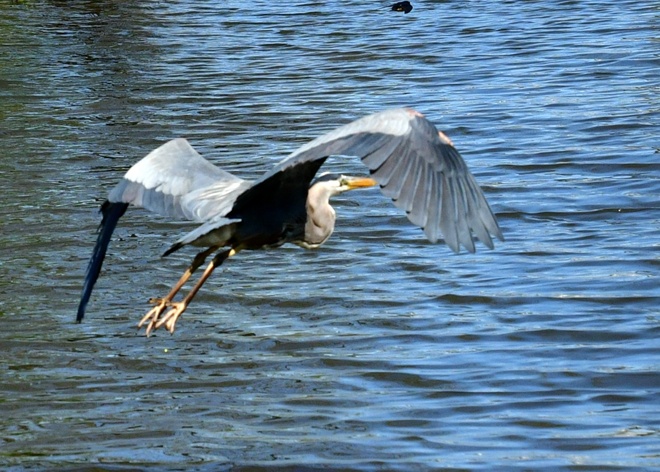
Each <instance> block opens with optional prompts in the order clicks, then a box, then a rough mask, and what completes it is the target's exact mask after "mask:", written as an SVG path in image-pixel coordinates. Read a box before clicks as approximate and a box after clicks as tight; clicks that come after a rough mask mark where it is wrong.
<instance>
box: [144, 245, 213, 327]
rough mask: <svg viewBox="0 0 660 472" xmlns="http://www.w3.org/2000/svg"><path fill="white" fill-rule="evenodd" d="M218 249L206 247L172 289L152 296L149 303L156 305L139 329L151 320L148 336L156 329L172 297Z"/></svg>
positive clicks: (145, 316)
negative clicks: (158, 295) (164, 293)
mask: <svg viewBox="0 0 660 472" xmlns="http://www.w3.org/2000/svg"><path fill="white" fill-rule="evenodd" d="M215 250H217V248H216V247H211V248H209V249H206V250H204V251H202V252H200V253H198V254H197V255H196V256H195V258H194V259H193V261H192V263H191V264H190V266H189V267H188V268H187V269H186V271H185V272H184V273H183V275H182V276H181V278H180V279H179V281H178V282H177V283H176V284H175V285H174V287H172V290H170V292H169V293H168V294H167V295H165V296H164V297H163V298H150V299H149V303H151V304H154V305H156V306H155V307H153V308H152V309H151V310H149V312H148V313H147V314H146V315H144V316H143V317H142V319H141V320H140V322H139V323H138V326H137V327H138V329H140V328H141V327H142V325H143V324H145V323H146V322H147V321H149V324H148V325H147V336H149V334H150V333H151V330H153V329H154V327H155V324H156V322H157V321H158V318H159V317H160V315H161V314H162V313H163V312H164V311H165V309H166V308H167V307H168V306H169V305H170V303H171V302H172V299H173V298H174V296H175V295H176V294H177V293H178V292H179V290H181V287H183V285H184V284H185V283H186V282H187V281H188V279H190V276H191V275H192V274H193V272H195V271H196V270H197V269H198V268H199V266H201V265H202V264H203V263H204V261H205V260H206V258H207V257H208V256H209V255H210V254H211V253H212V252H213V251H215Z"/></svg>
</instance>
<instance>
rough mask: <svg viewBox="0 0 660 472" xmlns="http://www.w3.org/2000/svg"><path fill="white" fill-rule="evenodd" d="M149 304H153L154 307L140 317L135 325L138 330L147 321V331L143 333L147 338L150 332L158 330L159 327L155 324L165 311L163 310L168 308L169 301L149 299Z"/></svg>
mask: <svg viewBox="0 0 660 472" xmlns="http://www.w3.org/2000/svg"><path fill="white" fill-rule="evenodd" d="M149 303H151V304H154V305H156V306H155V307H153V308H152V309H151V310H149V311H148V312H147V314H146V315H144V316H143V317H142V319H141V320H140V322H139V323H138V325H137V327H138V329H140V328H142V325H143V324H145V323H146V322H147V321H149V324H147V329H146V331H145V334H146V335H147V336H149V335H150V334H151V331H152V330H154V329H155V328H158V326H159V325H158V324H157V323H158V320H159V318H160V315H161V314H162V313H163V312H164V311H165V309H166V308H167V307H168V306H170V304H171V301H170V300H168V299H165V298H150V299H149Z"/></svg>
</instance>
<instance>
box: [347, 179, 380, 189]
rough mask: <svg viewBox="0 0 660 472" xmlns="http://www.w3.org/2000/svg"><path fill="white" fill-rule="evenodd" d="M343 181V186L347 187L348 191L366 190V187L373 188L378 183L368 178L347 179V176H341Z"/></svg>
mask: <svg viewBox="0 0 660 472" xmlns="http://www.w3.org/2000/svg"><path fill="white" fill-rule="evenodd" d="M342 180H343V182H342V183H343V185H345V186H346V187H348V189H349V190H353V189H356V188H366V187H373V186H375V185H378V182H376V181H375V180H374V179H372V178H369V177H347V176H342Z"/></svg>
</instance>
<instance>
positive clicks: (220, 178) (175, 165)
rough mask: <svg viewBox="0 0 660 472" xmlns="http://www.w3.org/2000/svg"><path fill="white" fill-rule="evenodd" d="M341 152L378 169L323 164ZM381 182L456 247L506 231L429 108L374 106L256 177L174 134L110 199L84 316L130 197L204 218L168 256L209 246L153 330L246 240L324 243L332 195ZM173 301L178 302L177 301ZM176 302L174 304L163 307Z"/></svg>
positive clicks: (153, 315)
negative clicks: (346, 172) (334, 169)
mask: <svg viewBox="0 0 660 472" xmlns="http://www.w3.org/2000/svg"><path fill="white" fill-rule="evenodd" d="M331 155H347V156H349V155H350V156H359V157H360V158H361V159H362V162H363V163H364V164H365V165H366V166H367V167H368V168H369V170H370V173H371V178H366V177H349V176H343V175H342V176H336V175H334V176H333V175H328V174H322V175H320V176H319V177H318V178H316V179H315V180H314V177H315V176H316V174H317V172H318V170H319V168H320V167H321V166H322V165H323V163H324V162H325V160H326V159H327V158H328V157H329V156H331ZM377 184H378V185H380V188H381V191H382V192H383V194H384V195H385V196H387V197H390V198H391V199H392V200H393V201H394V204H395V205H396V206H397V207H398V208H400V209H402V210H404V211H405V212H406V214H407V216H408V219H409V220H410V221H411V222H412V223H413V224H415V225H417V226H420V227H422V228H423V229H424V233H425V234H426V237H427V238H428V239H429V240H430V241H431V242H436V241H437V240H438V239H439V237H440V235H441V234H442V235H443V236H444V240H445V242H446V243H447V244H448V245H449V247H450V248H451V249H453V250H454V251H455V252H459V251H460V246H461V245H462V246H464V247H465V248H466V249H467V250H468V251H470V252H474V251H475V247H474V241H473V236H472V234H473V233H474V235H475V236H476V237H477V238H478V239H479V240H480V241H481V242H483V243H484V244H485V245H486V246H488V247H489V248H491V249H492V248H493V240H492V239H491V234H492V235H494V236H496V237H497V238H499V239H500V240H502V239H503V238H502V232H501V231H500V228H499V226H498V224H497V221H496V219H495V216H494V215H493V213H492V211H491V209H490V207H489V206H488V203H487V202H486V199H485V197H484V195H483V193H482V192H481V189H480V188H479V186H478V184H477V183H476V181H475V180H474V177H473V176H472V174H471V173H470V171H469V170H468V168H467V165H466V164H465V161H463V159H462V158H461V156H460V154H459V153H458V151H457V150H456V148H454V145H453V144H452V142H451V141H450V140H449V138H447V137H446V136H445V135H444V134H443V133H441V132H439V131H438V130H437V129H436V128H435V126H433V124H431V122H429V121H428V120H427V119H426V118H425V117H424V116H423V115H422V114H421V113H419V112H417V111H415V110H412V109H396V110H389V111H384V112H380V113H375V114H373V115H369V116H366V117H364V118H361V119H359V120H357V121H354V122H352V123H349V124H347V125H345V126H342V127H340V128H337V129H335V130H334V131H331V132H329V133H327V134H324V135H323V136H321V137H319V138H317V139H315V140H313V141H311V142H309V143H307V144H305V145H304V146H302V147H300V148H299V149H298V150H296V151H295V152H294V153H293V154H291V155H289V156H288V157H287V158H286V159H284V160H283V161H282V162H280V163H279V164H277V165H276V166H275V167H274V168H273V169H272V170H271V171H269V172H267V173H266V174H265V175H263V176H262V177H261V178H259V179H258V180H256V181H254V182H250V181H247V180H243V179H240V178H238V177H236V176H234V175H232V174H230V173H229V172H225V171H224V170H221V169H219V168H217V167H216V166H214V165H213V164H211V163H210V162H208V161H207V160H206V159H204V158H203V157H202V156H201V155H199V154H198V153H197V152H196V151H195V150H194V149H193V148H192V146H190V144H188V141H186V140H185V139H181V138H179V139H174V140H172V141H169V142H167V143H165V144H163V145H162V146H161V147H159V148H158V149H156V150H154V151H153V152H151V153H150V154H148V155H147V156H146V157H144V158H143V159H142V160H140V161H139V162H138V163H137V164H135V165H134V166H133V167H131V168H130V169H129V170H128V172H127V173H126V175H125V176H124V178H123V179H122V180H121V181H120V182H119V184H118V185H117V186H116V187H115V188H114V189H113V190H112V191H111V192H110V195H109V196H108V199H107V200H106V201H105V202H104V203H103V205H102V206H101V211H102V213H103V220H102V221H101V225H100V227H99V235H98V239H97V241H96V246H95V247H94V251H93V253H92V257H91V259H90V261H89V265H88V266H87V273H86V276H85V283H84V286H83V290H82V297H81V300H80V305H79V306H78V315H77V318H76V319H77V321H78V322H80V321H81V320H82V319H83V316H84V315H85V307H86V306H87V302H88V301H89V298H90V295H91V293H92V289H93V287H94V284H95V283H96V280H97V279H98V276H99V272H100V270H101V265H102V263H103V259H104V258H105V253H106V249H107V247H108V244H109V242H110V238H111V236H112V233H113V231H114V229H115V227H116V226H117V222H118V221H119V218H121V216H122V215H123V214H124V212H125V211H126V208H127V207H128V205H129V204H132V205H135V206H142V207H144V208H147V209H149V210H151V211H154V212H156V213H160V214H161V215H165V216H170V217H174V218H178V219H180V218H184V219H188V220H192V221H196V222H198V223H202V224H201V226H199V227H198V228H197V229H195V230H194V231H192V232H190V233H188V234H186V235H185V236H183V237H182V238H181V239H179V240H178V241H176V242H175V243H174V245H172V246H171V247H170V248H169V249H168V250H167V251H165V253H164V254H163V255H164V256H167V255H168V254H171V253H173V252H174V251H177V250H178V249H180V248H182V247H183V246H186V245H192V246H197V247H202V248H204V250H202V251H201V252H200V253H198V254H197V255H196V256H195V258H194V259H193V261H192V264H191V265H190V266H189V267H188V269H187V270H186V271H185V272H184V274H183V276H182V277H181V278H180V279H179V281H178V282H177V283H176V284H175V285H174V287H173V288H172V290H171V291H170V292H169V293H168V294H167V295H165V296H164V297H162V298H155V299H151V300H150V302H151V303H152V304H154V305H155V306H154V307H153V308H152V309H151V310H150V311H149V312H148V313H147V314H146V315H145V316H144V317H143V318H142V320H141V321H140V323H139V324H138V327H142V326H143V325H144V324H145V323H147V326H146V334H147V335H149V334H150V333H151V331H152V330H153V329H157V328H159V327H161V326H163V325H164V326H165V327H166V328H167V330H169V331H170V332H173V331H174V325H175V323H176V321H177V319H178V317H179V316H180V315H181V313H183V312H184V310H185V309H186V308H187V306H188V304H189V303H190V301H191V300H192V299H193V297H194V296H195V294H196V293H197V292H198V291H199V289H200V288H201V286H202V285H203V284H204V282H205V281H206V279H207V278H208V277H209V276H210V275H211V273H212V272H213V270H214V269H215V268H216V267H218V266H219V265H221V264H222V263H223V262H224V261H225V260H226V259H227V258H228V257H230V256H233V255H234V254H236V253H237V252H239V251H241V250H244V249H262V248H270V247H278V246H281V245H282V244H284V243H287V242H290V243H295V244H298V245H299V246H302V247H304V248H316V247H318V246H320V245H321V244H323V243H324V242H325V241H326V240H327V239H328V237H329V236H330V234H331V233H332V231H333V229H334V226H335V211H334V210H333V208H332V206H330V202H329V199H330V197H332V196H334V195H337V194H340V193H342V192H345V191H347V190H351V189H355V188H361V187H368V186H372V185H377ZM223 247H226V248H227V249H225V250H223V251H221V252H218V253H217V254H216V255H215V256H214V257H213V259H212V261H211V262H210V263H209V265H208V266H207V268H206V270H205V271H204V273H203V274H202V276H201V277H200V279H199V281H198V282H197V283H196V284H195V285H194V286H193V288H192V289H191V291H190V292H189V293H188V294H187V295H186V297H185V298H184V299H183V300H182V301H181V302H174V301H173V300H174V297H175V295H176V294H177V293H178V291H179V290H180V289H181V287H182V286H183V285H184V284H185V283H186V282H187V281H188V279H189V278H190V276H191V275H192V274H193V272H195V270H196V269H197V268H199V267H200V266H201V265H202V264H203V263H204V261H205V260H206V259H207V257H208V256H210V255H211V254H212V253H214V252H216V251H218V250H220V249H221V248H223ZM168 308H169V310H168ZM166 310H168V311H167V312H166V313H165V314H163V313H164V312H165V311H166Z"/></svg>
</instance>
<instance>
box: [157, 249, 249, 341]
mask: <svg viewBox="0 0 660 472" xmlns="http://www.w3.org/2000/svg"><path fill="white" fill-rule="evenodd" d="M236 252H237V251H236V250H235V249H228V250H226V251H223V252H221V253H220V254H217V255H216V256H215V257H214V258H213V259H212V260H211V262H210V263H209V265H208V266H206V269H205V270H204V273H203V274H202V276H201V277H200V278H199V280H198V281H197V283H196V284H195V286H194V287H193V288H192V289H191V290H190V292H188V295H186V296H185V298H184V299H183V300H182V301H180V302H176V303H173V302H170V303H169V304H168V306H170V307H172V309H171V310H170V311H168V312H167V313H165V315H163V317H162V318H160V319H158V320H157V321H156V322H155V325H154V326H153V329H158V328H160V327H161V326H163V325H165V328H166V329H167V330H168V331H169V332H170V333H173V332H174V325H175V324H176V321H177V319H179V316H181V314H182V313H183V312H184V311H186V308H188V305H189V304H190V302H191V301H192V299H193V298H195V295H197V292H199V289H200V288H202V285H204V282H206V279H208V278H209V277H210V276H211V274H212V273H213V271H214V270H215V268H216V267H219V266H221V265H222V263H223V262H224V261H225V260H227V259H228V258H229V257H231V256H233V255H234V254H236ZM150 325H151V323H150ZM149 328H150V326H147V330H148V331H147V335H149V333H150V330H149Z"/></svg>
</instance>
